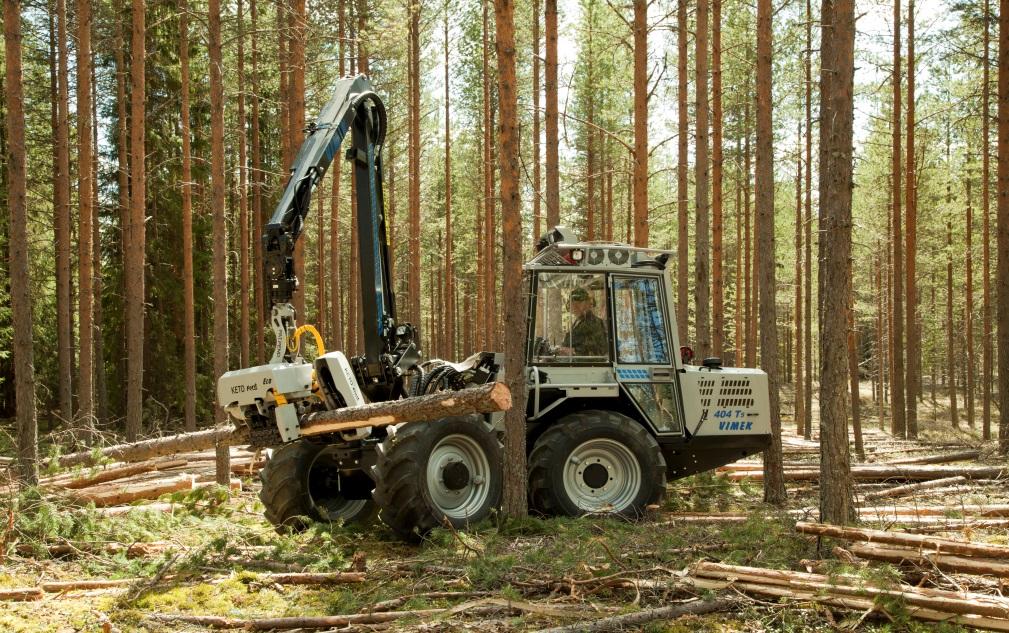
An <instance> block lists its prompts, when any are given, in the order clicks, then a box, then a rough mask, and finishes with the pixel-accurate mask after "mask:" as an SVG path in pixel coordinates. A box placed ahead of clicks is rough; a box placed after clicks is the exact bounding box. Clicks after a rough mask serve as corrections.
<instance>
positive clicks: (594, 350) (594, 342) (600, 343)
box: [563, 312, 609, 356]
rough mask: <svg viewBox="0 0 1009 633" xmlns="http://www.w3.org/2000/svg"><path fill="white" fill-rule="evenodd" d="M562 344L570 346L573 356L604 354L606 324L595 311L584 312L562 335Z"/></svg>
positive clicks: (606, 343) (605, 347)
mask: <svg viewBox="0 0 1009 633" xmlns="http://www.w3.org/2000/svg"><path fill="white" fill-rule="evenodd" d="M563 346H564V347H570V348H572V349H573V350H574V352H575V356H606V355H607V349H609V341H608V340H607V337H606V324H605V323H604V322H603V320H602V319H600V318H599V317H597V316H596V315H595V313H593V312H586V313H585V314H584V315H582V317H581V318H579V319H578V320H577V321H575V324H574V325H573V326H572V327H571V331H570V332H568V334H567V335H566V336H565V337H564V343H563Z"/></svg>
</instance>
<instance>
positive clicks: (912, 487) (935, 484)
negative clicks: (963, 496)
mask: <svg viewBox="0 0 1009 633" xmlns="http://www.w3.org/2000/svg"><path fill="white" fill-rule="evenodd" d="M966 481H967V478H966V477H964V476H963V475H957V476H956V477H943V478H942V479H933V480H931V481H922V482H919V483H916V484H906V485H904V486H896V487H894V488H888V489H886V490H880V491H877V492H870V493H867V494H866V495H865V497H864V499H865V500H866V501H873V500H875V499H893V498H896V497H907V496H909V495H913V494H914V493H916V492H920V491H922V490H928V489H929V488H942V487H944V486H949V485H950V484H959V483H964V482H966Z"/></svg>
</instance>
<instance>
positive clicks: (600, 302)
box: [532, 273, 610, 364]
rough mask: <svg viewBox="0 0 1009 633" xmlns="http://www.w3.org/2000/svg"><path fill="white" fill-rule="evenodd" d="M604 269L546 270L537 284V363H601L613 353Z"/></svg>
mask: <svg viewBox="0 0 1009 633" xmlns="http://www.w3.org/2000/svg"><path fill="white" fill-rule="evenodd" d="M606 306H607V303H606V277H605V276H604V275H603V274H602V273H596V274H575V273H542V274H540V275H539V276H538V278H537V284H536V321H535V325H534V327H533V341H532V361H533V362H534V363H557V364H576V363H600V362H607V361H608V360H609V357H610V336H609V331H610V329H609V323H608V315H607V310H606Z"/></svg>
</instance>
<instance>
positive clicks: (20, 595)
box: [0, 587, 43, 602]
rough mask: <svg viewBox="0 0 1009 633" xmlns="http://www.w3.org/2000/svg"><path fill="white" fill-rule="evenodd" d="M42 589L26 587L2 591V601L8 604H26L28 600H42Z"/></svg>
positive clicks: (0, 594)
mask: <svg viewBox="0 0 1009 633" xmlns="http://www.w3.org/2000/svg"><path fill="white" fill-rule="evenodd" d="M42 595H43V593H42V589H40V588H38V587H24V588H15V589H0V600H6V601H8V602H26V601H28V600H41V599H42Z"/></svg>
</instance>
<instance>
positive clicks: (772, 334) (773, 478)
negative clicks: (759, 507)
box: [698, 0, 786, 505]
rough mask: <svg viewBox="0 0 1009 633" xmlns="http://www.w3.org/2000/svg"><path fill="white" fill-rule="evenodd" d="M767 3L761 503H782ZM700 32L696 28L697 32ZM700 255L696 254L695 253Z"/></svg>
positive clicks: (764, 15)
mask: <svg viewBox="0 0 1009 633" xmlns="http://www.w3.org/2000/svg"><path fill="white" fill-rule="evenodd" d="M771 11H772V9H771V0H758V2H757V172H756V189H757V191H756V193H757V216H758V217H759V218H760V220H759V221H758V223H757V234H758V236H757V241H758V242H759V245H758V253H759V257H758V260H757V267H758V269H759V272H758V274H759V277H760V283H759V287H760V350H761V352H760V363H761V366H762V368H763V370H764V371H765V372H767V383H768V391H769V394H770V397H771V403H770V411H771V445H770V446H769V447H768V448H767V449H765V450H764V473H765V476H764V501H766V502H768V503H772V504H774V505H782V504H784V503H785V499H786V497H785V480H784V478H783V476H782V457H781V407H780V403H779V389H778V386H779V384H780V381H781V378H780V375H779V368H778V318H777V307H776V305H775V288H776V286H775V265H776V263H777V262H776V261H775V245H774V127H773V122H772V113H771V108H772V106H773V104H772V101H771V84H772V81H773V79H772V70H771V65H772V61H773V60H772V59H771V55H772V53H771V46H772V41H771V40H772V33H771ZM698 28H700V27H698ZM698 250H700V249H698Z"/></svg>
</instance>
